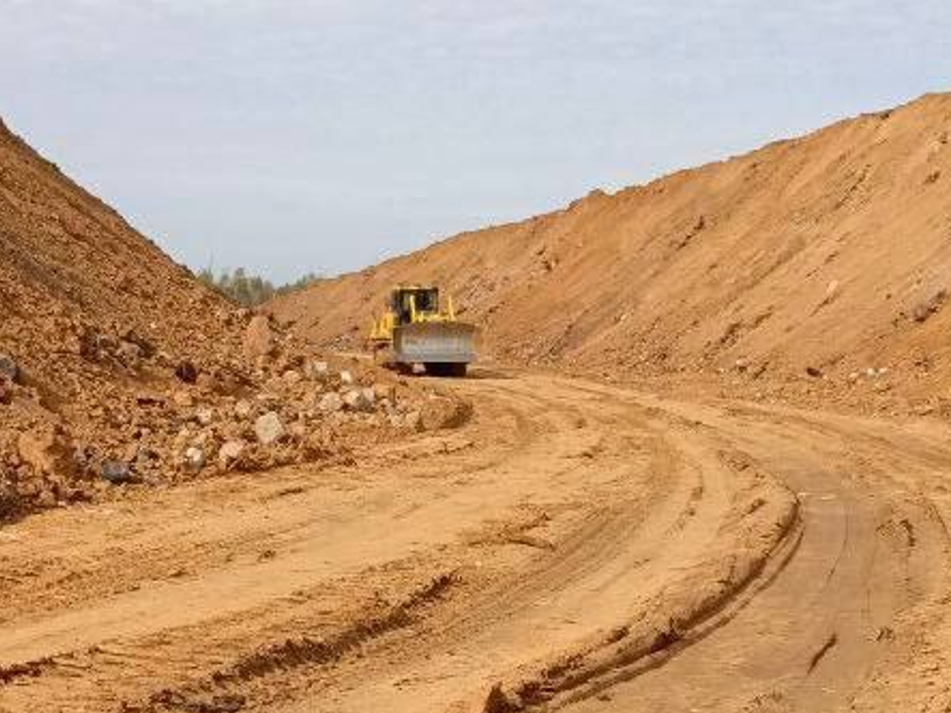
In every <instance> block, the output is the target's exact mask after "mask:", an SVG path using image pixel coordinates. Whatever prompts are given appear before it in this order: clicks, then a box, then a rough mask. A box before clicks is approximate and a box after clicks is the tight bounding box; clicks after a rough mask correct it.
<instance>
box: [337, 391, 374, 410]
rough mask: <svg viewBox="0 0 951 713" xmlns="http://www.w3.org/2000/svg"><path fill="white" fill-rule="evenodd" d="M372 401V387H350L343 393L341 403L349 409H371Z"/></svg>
mask: <svg viewBox="0 0 951 713" xmlns="http://www.w3.org/2000/svg"><path fill="white" fill-rule="evenodd" d="M373 401H374V394H373V389H351V390H349V391H346V392H344V394H343V403H344V404H345V405H346V406H347V408H349V409H350V410H351V411H372V410H373Z"/></svg>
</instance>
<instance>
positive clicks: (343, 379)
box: [340, 371, 353, 386]
mask: <svg viewBox="0 0 951 713" xmlns="http://www.w3.org/2000/svg"><path fill="white" fill-rule="evenodd" d="M340 383H341V384H343V385H344V386H350V385H351V384H353V374H351V373H350V372H349V371H341V372H340Z"/></svg>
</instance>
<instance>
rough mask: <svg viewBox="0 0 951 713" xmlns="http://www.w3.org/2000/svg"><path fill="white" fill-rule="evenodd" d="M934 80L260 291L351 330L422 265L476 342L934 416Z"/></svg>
mask: <svg viewBox="0 0 951 713" xmlns="http://www.w3.org/2000/svg"><path fill="white" fill-rule="evenodd" d="M949 137H951V94H936V95H929V96H926V97H923V98H922V99H919V100H917V101H915V102H912V103H910V104H908V105H906V106H902V107H899V108H896V109H894V110H890V111H883V112H878V113H875V114H868V115H865V116H861V117H857V118H854V119H849V120H846V121H841V122H838V123H836V124H833V125H831V126H829V127H826V128H824V129H821V130H819V131H816V132H814V133H811V134H809V135H808V136H804V137H799V138H794V139H790V140H787V141H778V142H775V143H772V144H770V145H768V146H765V147H763V148H761V149H758V150H756V151H753V152H751V153H749V154H746V155H743V156H739V157H735V158H731V159H729V160H725V161H721V162H716V163H710V164H708V165H705V166H700V167H698V168H692V169H689V170H684V171H678V172H676V173H673V174H671V175H668V176H664V177H661V178H658V179H657V180H654V181H651V182H650V183H648V184H645V185H639V186H632V187H630V188H626V189H624V190H621V191H618V192H617V193H615V194H613V195H608V194H607V193H605V192H602V191H595V192H593V193H592V194H591V195H589V196H587V197H585V198H582V199H580V200H577V201H575V202H573V203H571V204H570V205H569V206H566V207H565V208H564V209H562V210H557V211H554V212H552V213H549V214H546V215H541V216H537V217H534V218H531V219H528V220H524V221H521V222H518V223H513V224H511V225H502V226H494V227H489V228H485V229H483V230H478V231H474V232H471V233H464V234H462V235H458V236H455V237H452V238H449V239H446V240H443V241H440V242H438V243H436V244H434V245H431V246H428V247H426V248H425V249H423V250H420V251H417V252H415V253H412V254H409V255H405V256H401V257H398V258H394V259H391V260H387V261H385V262H382V263H380V264H379V265H375V266H372V267H368V268H366V269H365V270H362V271H360V272H358V273H354V274H350V275H344V276H342V277H339V278H335V279H328V280H323V281H320V282H318V283H317V284H315V285H314V286H313V287H311V288H310V289H308V290H306V291H304V292H302V293H298V294H292V295H288V296H286V297H283V298H281V299H278V300H276V301H275V303H274V305H273V307H272V308H273V311H274V313H275V314H277V315H278V316H279V317H280V318H281V319H283V320H287V321H293V322H294V324H295V330H296V331H297V332H298V333H300V334H302V335H304V336H306V337H307V338H309V339H311V340H313V341H314V342H316V343H320V344H326V345H332V346H338V347H339V346H343V345H347V344H351V345H356V344H359V343H360V341H361V340H362V339H363V337H364V336H365V333H366V328H367V327H366V325H367V323H368V320H369V318H370V315H371V314H372V313H373V312H374V311H377V310H379V305H380V304H381V302H382V300H383V297H384V295H385V294H387V292H388V291H389V290H390V289H391V287H392V286H393V285H394V284H397V283H399V282H419V281H422V282H435V283H436V284H438V285H440V286H441V287H442V288H444V289H445V290H447V291H449V292H450V293H452V295H453V296H454V298H455V304H456V306H457V307H458V308H459V310H460V311H461V312H463V315H464V317H465V318H466V319H469V320H471V321H473V322H475V323H477V324H479V325H480V326H482V327H484V328H485V336H486V339H485V347H486V352H487V353H492V354H493V355H495V356H496V357H498V358H500V359H502V360H504V361H506V362H508V363H518V364H523V365H532V366H545V365H554V366H557V367H558V368H566V367H567V368H577V369H578V370H580V371H582V372H584V373H586V374H588V375H592V374H593V375H597V376H598V377H599V378H600V377H607V378H612V377H616V376H621V377H622V378H626V377H631V376H635V377H636V378H639V379H641V378H645V377H655V376H659V377H660V378H662V379H665V380H668V379H671V378H677V379H681V378H687V377H695V376H706V377H712V378H713V379H715V380H717V381H718V382H719V385H720V386H721V387H724V388H728V389H729V390H730V393H731V394H733V395H734V396H740V397H743V398H749V399H752V398H755V397H756V396H757V394H759V395H760V397H761V398H763V399H766V400H769V399H773V400H787V401H795V402H796V403H798V404H800V405H815V406H820V407H821V406H823V405H824V404H828V403H829V402H830V401H836V402H841V403H844V404H846V405H848V406H850V407H854V406H859V407H862V408H863V410H865V411H866V412H874V411H882V412H887V411H895V410H898V411H903V412H905V413H915V412H923V411H931V412H939V411H943V412H944V413H946V414H947V415H951V392H949V391H948V384H949V383H951V343H949V341H948V339H947V334H948V332H949V330H951V310H949V309H946V308H945V303H946V300H947V297H948V295H949V294H951V282H949V279H948V275H949V272H951V251H949V250H948V236H949V229H951V213H949V210H948V206H949V205H951V139H949Z"/></svg>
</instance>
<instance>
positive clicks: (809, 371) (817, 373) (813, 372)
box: [806, 366, 822, 379]
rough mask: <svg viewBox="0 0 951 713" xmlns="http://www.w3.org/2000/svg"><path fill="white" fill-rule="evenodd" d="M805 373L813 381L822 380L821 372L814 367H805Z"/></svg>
mask: <svg viewBox="0 0 951 713" xmlns="http://www.w3.org/2000/svg"><path fill="white" fill-rule="evenodd" d="M806 373H807V374H808V375H809V376H811V377H812V378H814V379H821V378H822V370H821V369H819V368H817V367H814V366H807V367H806Z"/></svg>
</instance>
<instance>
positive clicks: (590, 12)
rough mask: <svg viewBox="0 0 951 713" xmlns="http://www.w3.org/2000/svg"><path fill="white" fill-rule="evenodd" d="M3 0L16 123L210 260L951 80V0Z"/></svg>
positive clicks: (575, 175) (67, 165)
mask: <svg viewBox="0 0 951 713" xmlns="http://www.w3.org/2000/svg"><path fill="white" fill-rule="evenodd" d="M273 6H274V3H266V2H263V1H262V0H232V1H231V2H224V1H223V0H192V1H191V2H186V1H185V0H165V1H162V0H152V1H149V2H145V1H142V2H128V1H126V2H119V0H0V12H2V13H3V18H4V22H3V24H2V25H0V43H2V46H3V47H4V49H5V52H4V61H3V62H2V63H0V87H2V88H3V89H5V91H4V92H3V96H4V99H5V102H4V104H3V106H2V107H0V116H2V118H3V119H4V121H6V123H7V124H8V125H9V126H10V128H11V129H12V130H14V131H15V132H17V133H18V134H20V135H22V136H23V137H24V138H25V139H26V140H27V141H29V142H30V143H31V145H33V146H34V147H35V148H37V149H38V150H39V151H40V152H41V153H43V154H44V155H45V156H46V157H47V158H49V159H50V160H52V161H54V162H56V163H57V164H59V165H60V166H61V167H62V168H63V170H64V171H65V172H66V173H68V174H69V175H70V176H71V177H72V178H74V179H75V180H77V181H78V182H79V183H81V184H83V185H84V186H86V187H87V188H89V189H90V190H92V191H93V192H95V193H96V194H97V195H99V196H100V197H101V198H103V199H104V200H105V201H106V202H108V203H110V204H111V205H113V206H114V207H116V208H117V209H118V210H119V211H120V212H121V213H122V214H123V215H124V216H125V217H126V218H127V219H128V220H129V221H130V222H131V223H132V224H133V225H135V226H136V227H137V228H138V229H140V230H141V231H142V232H144V233H145V234H146V235H148V236H149V237H151V238H153V239H154V240H156V242H158V243H159V245H161V246H162V247H163V248H164V249H166V250H167V251H168V252H169V253H171V254H172V255H173V256H174V257H175V258H176V259H178V260H180V261H182V262H185V263H186V264H188V265H189V266H190V267H192V268H194V269H200V268H202V267H205V266H208V265H209V264H210V263H213V264H214V266H215V267H216V268H234V267H239V266H243V267H245V268H247V269H249V270H251V271H253V272H259V273H262V274H264V275H265V276H267V277H269V278H272V279H275V280H277V281H285V280H290V279H293V278H294V277H296V276H298V275H300V274H303V273H305V272H309V271H315V272H321V273H324V274H335V273H337V272H341V271H349V270H354V269H359V268H361V267H363V266H365V265H367V264H371V263H375V262H378V261H379V260H381V259H385V258H387V257H390V256H393V255H395V254H399V253H403V252H407V251H409V250H413V249H416V248H419V247H422V246H423V245H425V244H428V243H429V242H432V241H433V240H437V239H441V238H444V237H447V236H449V235H452V234H455V233H458V232H461V231H465V230H471V229H475V228H479V227H483V226H485V225H489V224H496V223H501V222H507V221H511V220H518V219H522V218H525V217H528V216H531V215H535V214H538V213H542V212H546V211H549V210H554V209H557V208H559V207H561V206H563V205H565V204H567V203H568V202H570V201H571V200H574V199H575V198H578V197H580V196H582V195H584V194H586V193H587V192H589V191H590V190H592V189H594V188H603V189H605V190H609V191H614V190H617V189H619V188H622V187H625V186H628V185H632V184H636V183H643V182H644V181H647V180H650V179H651V178H654V177H657V176H660V175H663V174H665V173H667V172H669V171H671V170H676V169H680V168H686V167H689V166H694V165H698V164H701V163H706V162H708V161H712V160H718V159H722V158H726V157H728V156H730V155H735V154H738V153H744V152H746V151H749V150H752V149H755V148H757V147H758V146H760V145H762V144H764V143H766V142H768V141H771V140H775V139H779V138H783V137H787V136H791V135H798V134H802V133H805V132H808V131H811V130H814V129H818V128H820V127H821V126H823V125H825V124H828V123H830V122H832V121H835V120H838V119H841V118H845V117H848V116H853V115H855V114H858V113H864V112H868V111H874V110H878V109H883V108H887V107H890V106H893V105H896V104H900V103H904V102H906V101H909V100H911V99H914V98H916V97H917V96H919V95H921V94H923V93H927V92H932V91H943V90H947V89H948V86H947V85H948V78H949V72H948V69H949V66H948V62H947V57H948V56H951V53H949V50H951V39H949V38H951V4H948V3H944V2H938V1H937V0H926V1H924V2H920V3H917V4H915V5H914V6H913V7H906V8H902V9H901V11H900V12H897V11H896V10H895V9H894V7H893V6H892V5H891V4H889V3H884V2H880V1H878V0H876V1H874V2H872V1H869V0H865V1H860V0H835V1H833V2H821V3H820V2H815V1H814V0H810V1H808V2H791V1H786V2H775V3H770V4H769V5H768V6H766V7H763V6H762V4H761V3H755V2H753V1H752V0H715V1H707V2H700V1H699V0H691V1H689V2H683V3H679V4H677V5H676V6H669V5H668V4H667V3H663V2H659V0H650V1H649V2H645V3H639V4H638V5H637V6H636V7H632V6H631V5H630V4H629V3H622V2H619V1H618V0H610V1H608V0H599V1H596V2H574V3H566V2H550V3H541V2H538V1H537V0H521V1H519V0H510V1H509V2H505V3H503V2H500V1H498V0H493V1H490V2H482V3H475V2H469V1H466V2H454V3H442V4H437V3H433V2H426V1H423V0H410V1H409V2H406V3H403V4H401V6H400V7H394V6H393V4H388V3H383V2H379V1H378V0H363V1H359V2H349V3H345V2H341V1H337V0H317V1H304V0H301V1H299V2H287V3H285V4H282V5H281V9H280V10H274V9H273Z"/></svg>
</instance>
